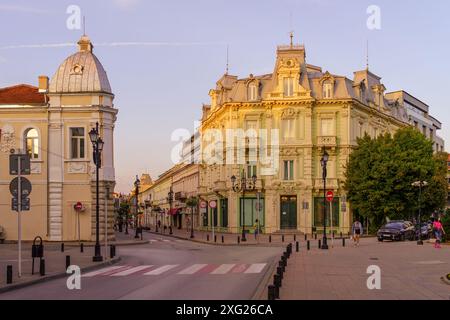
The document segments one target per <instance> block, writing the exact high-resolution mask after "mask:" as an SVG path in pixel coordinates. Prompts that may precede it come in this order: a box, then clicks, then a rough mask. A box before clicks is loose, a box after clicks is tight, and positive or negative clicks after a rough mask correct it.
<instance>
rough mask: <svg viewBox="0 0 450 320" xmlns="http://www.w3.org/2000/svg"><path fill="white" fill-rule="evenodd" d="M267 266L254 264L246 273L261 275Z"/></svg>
mask: <svg viewBox="0 0 450 320" xmlns="http://www.w3.org/2000/svg"><path fill="white" fill-rule="evenodd" d="M265 266H266V264H265V263H254V264H252V265H251V266H250V268H248V269H247V270H246V271H245V272H244V273H260V272H261V271H263V269H264V267H265Z"/></svg>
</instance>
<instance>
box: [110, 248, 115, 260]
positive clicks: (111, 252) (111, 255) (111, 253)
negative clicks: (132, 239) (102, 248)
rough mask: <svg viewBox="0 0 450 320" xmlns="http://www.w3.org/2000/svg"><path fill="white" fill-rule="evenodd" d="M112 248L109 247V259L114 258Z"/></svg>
mask: <svg viewBox="0 0 450 320" xmlns="http://www.w3.org/2000/svg"><path fill="white" fill-rule="evenodd" d="M114 256H115V255H114V246H110V247H109V257H110V258H111V259H113V258H114Z"/></svg>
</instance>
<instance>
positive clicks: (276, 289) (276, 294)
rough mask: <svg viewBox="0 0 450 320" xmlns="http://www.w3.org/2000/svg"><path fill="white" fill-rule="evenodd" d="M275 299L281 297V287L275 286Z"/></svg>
mask: <svg viewBox="0 0 450 320" xmlns="http://www.w3.org/2000/svg"><path fill="white" fill-rule="evenodd" d="M275 299H280V288H279V287H277V286H275Z"/></svg>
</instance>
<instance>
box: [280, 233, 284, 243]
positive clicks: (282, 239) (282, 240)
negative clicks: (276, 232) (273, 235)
mask: <svg viewBox="0 0 450 320" xmlns="http://www.w3.org/2000/svg"><path fill="white" fill-rule="evenodd" d="M281 242H284V234H283V235H282V236H281Z"/></svg>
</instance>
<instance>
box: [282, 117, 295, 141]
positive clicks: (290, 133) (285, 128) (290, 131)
mask: <svg viewBox="0 0 450 320" xmlns="http://www.w3.org/2000/svg"><path fill="white" fill-rule="evenodd" d="M281 130H282V134H283V138H284V139H294V138H295V120H294V119H284V120H281Z"/></svg>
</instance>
